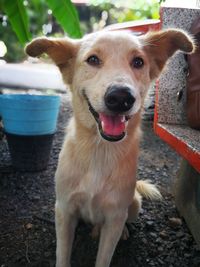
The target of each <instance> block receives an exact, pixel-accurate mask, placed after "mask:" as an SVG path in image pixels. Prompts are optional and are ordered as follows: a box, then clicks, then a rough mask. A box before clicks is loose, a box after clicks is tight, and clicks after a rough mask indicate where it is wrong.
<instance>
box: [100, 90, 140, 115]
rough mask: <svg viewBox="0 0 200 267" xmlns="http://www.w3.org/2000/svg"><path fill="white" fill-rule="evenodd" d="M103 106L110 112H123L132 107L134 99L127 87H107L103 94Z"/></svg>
mask: <svg viewBox="0 0 200 267" xmlns="http://www.w3.org/2000/svg"><path fill="white" fill-rule="evenodd" d="M104 99H105V105H106V107H107V108H108V109H109V110H110V111H114V112H125V111H128V110H129V109H131V108H132V107H133V104H134V102H135V97H134V96H133V94H132V93H131V90H130V88H129V87H127V86H124V87H123V86H120V87H119V86H112V87H109V88H108V90H107V92H106V94H105V97H104Z"/></svg>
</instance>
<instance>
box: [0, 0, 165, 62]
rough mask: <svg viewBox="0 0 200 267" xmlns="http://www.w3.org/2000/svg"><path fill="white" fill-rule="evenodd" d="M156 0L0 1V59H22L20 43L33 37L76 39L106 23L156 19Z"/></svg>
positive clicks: (3, 60)
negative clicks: (67, 36) (66, 37)
mask: <svg viewBox="0 0 200 267" xmlns="http://www.w3.org/2000/svg"><path fill="white" fill-rule="evenodd" d="M160 2H161V1H159V0H137V1H134V0H126V1H124V0H115V1H114V0H111V1H107V0H73V1H72V3H71V1H68V0H65V1H53V0H24V1H23V0H15V1H13V0H0V60H1V62H4V63H5V62H13V63H17V62H21V61H23V60H25V58H26V55H25V54H24V45H25V43H26V42H28V41H29V40H31V39H32V38H33V37H36V36H42V35H46V36H55V37H58V36H59V37H60V36H65V35H69V36H70V37H73V38H79V37H81V36H82V35H84V34H85V33H89V32H92V31H96V30H100V29H102V28H104V27H105V26H106V25H109V24H113V23H121V22H126V21H133V20H143V19H158V18H159V6H160Z"/></svg>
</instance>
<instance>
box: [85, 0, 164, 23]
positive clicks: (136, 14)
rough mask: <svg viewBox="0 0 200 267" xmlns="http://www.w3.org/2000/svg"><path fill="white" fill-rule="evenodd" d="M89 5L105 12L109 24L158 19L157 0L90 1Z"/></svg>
mask: <svg viewBox="0 0 200 267" xmlns="http://www.w3.org/2000/svg"><path fill="white" fill-rule="evenodd" d="M161 1H163V0H161ZM90 4H92V5H93V6H98V7H101V9H102V10H105V11H107V12H108V14H109V19H110V21H111V23H113V22H119V23H120V22H125V21H131V20H142V19H150V18H152V19H158V18H159V7H160V6H159V0H135V1H134V0H126V1H124V0H111V1H108V0H90Z"/></svg>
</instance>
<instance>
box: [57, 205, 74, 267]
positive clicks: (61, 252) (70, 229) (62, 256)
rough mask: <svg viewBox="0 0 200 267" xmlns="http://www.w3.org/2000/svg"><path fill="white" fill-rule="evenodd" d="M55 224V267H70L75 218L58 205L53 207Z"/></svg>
mask: <svg viewBox="0 0 200 267" xmlns="http://www.w3.org/2000/svg"><path fill="white" fill-rule="evenodd" d="M55 218H56V220H55V222H56V238H57V248H56V267H70V266H71V264H70V258H71V251H72V244H73V240H74V233H75V228H76V225H77V218H76V217H75V216H72V215H71V214H69V213H67V211H66V210H62V209H61V208H60V207H59V205H58V203H56V206H55Z"/></svg>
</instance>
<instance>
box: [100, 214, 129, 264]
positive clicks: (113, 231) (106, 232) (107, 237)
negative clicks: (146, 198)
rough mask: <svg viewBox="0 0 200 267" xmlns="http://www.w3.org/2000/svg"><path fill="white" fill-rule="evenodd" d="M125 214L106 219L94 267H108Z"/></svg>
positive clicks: (125, 218) (119, 235)
mask: <svg viewBox="0 0 200 267" xmlns="http://www.w3.org/2000/svg"><path fill="white" fill-rule="evenodd" d="M127 216H128V215H127V212H123V213H121V214H117V215H115V217H112V219H111V218H109V219H107V220H106V221H105V223H104V224H103V226H102V229H101V236H100V243H99V249H98V254H97V260H96V265H95V267H108V266H109V265H110V262H111V259H112V255H113V253H114V250H115V247H116V245H117V243H118V241H119V239H120V237H121V234H122V231H123V228H124V225H125V222H126V220H127Z"/></svg>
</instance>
